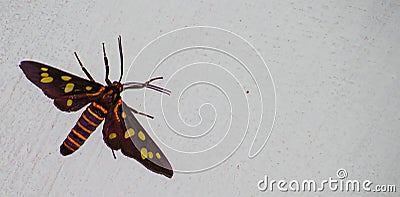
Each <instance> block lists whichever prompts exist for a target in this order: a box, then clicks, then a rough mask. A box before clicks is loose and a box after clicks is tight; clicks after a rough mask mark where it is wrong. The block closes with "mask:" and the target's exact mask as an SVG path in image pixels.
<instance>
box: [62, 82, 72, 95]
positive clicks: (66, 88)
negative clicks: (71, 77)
mask: <svg viewBox="0 0 400 197" xmlns="http://www.w3.org/2000/svg"><path fill="white" fill-rule="evenodd" d="M74 86H75V85H74V84H73V83H67V85H65V89H64V92H65V93H68V92H71V91H72V90H73V89H74Z"/></svg>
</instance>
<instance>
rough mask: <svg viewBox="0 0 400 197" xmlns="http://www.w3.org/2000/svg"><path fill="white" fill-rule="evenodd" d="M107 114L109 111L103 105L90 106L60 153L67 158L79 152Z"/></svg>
mask: <svg viewBox="0 0 400 197" xmlns="http://www.w3.org/2000/svg"><path fill="white" fill-rule="evenodd" d="M106 114H107V110H106V109H105V108H104V107H102V106H101V105H99V104H97V103H96V102H93V103H92V104H90V105H89V106H88V107H87V108H86V110H85V111H84V112H83V113H82V115H81V117H80V118H79V120H78V122H76V124H75V126H74V127H73V128H72V129H71V132H70V133H69V134H68V136H67V138H66V139H65V140H64V142H63V143H62V144H61V146H60V153H61V154H62V155H64V156H66V155H69V154H72V153H73V152H75V151H76V150H78V148H79V147H81V146H82V145H83V143H85V141H86V140H87V139H88V138H89V136H90V134H91V133H92V132H93V131H94V130H96V128H97V126H99V124H100V123H101V121H103V120H104V117H105V115H106Z"/></svg>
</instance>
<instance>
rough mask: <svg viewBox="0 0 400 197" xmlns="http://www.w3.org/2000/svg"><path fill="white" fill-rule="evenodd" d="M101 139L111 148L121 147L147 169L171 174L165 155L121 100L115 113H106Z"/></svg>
mask: <svg viewBox="0 0 400 197" xmlns="http://www.w3.org/2000/svg"><path fill="white" fill-rule="evenodd" d="M118 120H120V121H119V122H118ZM103 139H104V141H105V142H106V144H107V145H108V146H109V147H110V148H111V149H113V150H118V149H121V152H122V153H123V154H124V155H125V156H128V157H130V158H133V159H135V160H137V161H138V162H139V163H141V164H142V165H144V166H145V167H146V168H147V169H149V170H151V171H153V172H155V173H158V174H162V175H165V176H167V177H168V178H171V177H172V176H173V170H172V167H171V164H170V163H169V161H168V159H167V157H166V156H165V155H164V153H163V152H162V151H161V149H160V148H159V147H158V146H157V144H155V143H154V141H153V139H151V137H150V135H148V133H147V132H146V130H145V129H144V128H143V126H142V125H141V124H140V123H139V121H138V120H137V119H136V118H135V116H134V114H133V110H132V109H131V108H130V107H129V106H128V105H126V104H125V103H124V102H122V101H121V102H120V104H119V105H118V108H117V113H112V112H111V111H110V112H109V113H108V115H107V118H106V122H105V124H104V128H103Z"/></svg>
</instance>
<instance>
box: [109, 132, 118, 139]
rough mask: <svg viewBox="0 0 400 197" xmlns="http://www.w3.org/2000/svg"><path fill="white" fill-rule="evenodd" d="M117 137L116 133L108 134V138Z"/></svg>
mask: <svg viewBox="0 0 400 197" xmlns="http://www.w3.org/2000/svg"><path fill="white" fill-rule="evenodd" d="M116 137H117V134H116V133H110V135H108V138H110V140H112V139H114V138H116Z"/></svg>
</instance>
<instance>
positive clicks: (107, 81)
mask: <svg viewBox="0 0 400 197" xmlns="http://www.w3.org/2000/svg"><path fill="white" fill-rule="evenodd" d="M103 56H104V66H105V67H106V79H105V81H106V83H107V85H111V84H112V83H111V81H110V79H108V75H109V74H110V66H109V65H108V58H107V54H106V47H105V46H104V42H103Z"/></svg>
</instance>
